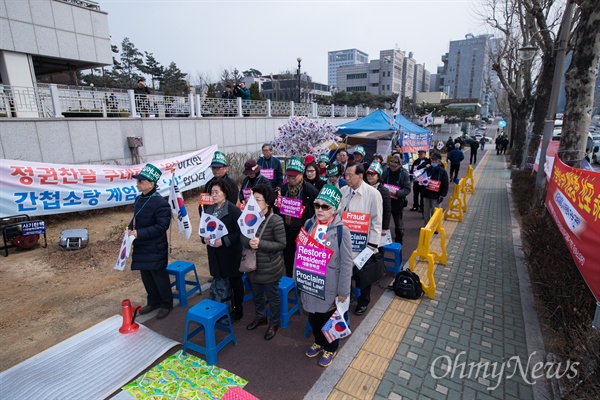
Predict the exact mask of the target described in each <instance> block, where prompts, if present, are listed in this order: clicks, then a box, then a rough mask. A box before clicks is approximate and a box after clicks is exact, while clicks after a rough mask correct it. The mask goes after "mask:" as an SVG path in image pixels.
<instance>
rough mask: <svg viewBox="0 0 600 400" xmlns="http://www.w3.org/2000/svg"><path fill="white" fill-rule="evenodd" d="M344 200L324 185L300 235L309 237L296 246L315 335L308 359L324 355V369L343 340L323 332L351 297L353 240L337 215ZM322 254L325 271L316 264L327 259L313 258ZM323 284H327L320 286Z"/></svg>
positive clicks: (297, 272) (298, 273) (299, 281)
mask: <svg viewBox="0 0 600 400" xmlns="http://www.w3.org/2000/svg"><path fill="white" fill-rule="evenodd" d="M341 200H342V193H341V192H340V190H339V189H338V188H336V187H335V186H333V185H329V184H326V185H325V186H323V188H322V189H321V191H320V192H319V195H318V196H317V198H316V199H315V202H314V207H315V216H314V217H312V218H311V219H309V220H308V221H306V223H305V224H304V232H301V235H302V234H306V235H307V237H306V240H303V241H302V242H303V244H302V243H298V245H297V249H296V260H295V264H294V279H295V281H296V284H297V285H298V287H299V288H300V289H301V290H302V295H301V297H302V308H304V310H305V311H306V312H307V313H308V321H309V323H310V326H311V328H312V331H313V334H314V336H315V342H314V343H313V344H312V345H311V346H310V347H309V348H308V349H307V350H306V356H307V357H311V358H312V357H316V356H318V355H319V354H321V357H320V359H319V365H321V366H322V367H328V366H329V365H330V364H331V362H332V361H333V358H334V357H335V355H336V354H337V350H338V347H339V341H340V340H339V339H336V340H333V341H332V342H331V343H330V342H329V341H328V340H327V338H326V336H325V334H324V333H323V332H322V330H321V329H322V328H323V326H324V325H325V324H326V323H327V322H328V321H329V319H330V317H331V316H332V315H333V314H334V312H335V311H336V308H337V307H336V300H337V301H339V302H341V303H343V302H345V301H346V300H347V299H348V297H349V296H350V279H351V277H352V265H353V262H352V240H351V238H350V231H349V230H348V228H347V227H345V226H344V225H343V224H342V219H341V217H340V215H339V213H338V208H339V205H340V202H341ZM319 253H321V254H325V255H326V257H330V258H329V261H328V262H327V261H325V263H324V264H325V265H323V266H322V268H319V266H318V265H317V263H316V262H315V261H318V260H319V259H323V260H325V259H326V257H318V256H317V257H315V256H314V255H315V254H319ZM307 255H310V256H307ZM317 270H319V271H317ZM313 272H316V274H313ZM311 275H312V276H311ZM323 281H324V285H319V282H323ZM315 282H316V283H315ZM311 285H312V286H311ZM321 286H323V287H321Z"/></svg>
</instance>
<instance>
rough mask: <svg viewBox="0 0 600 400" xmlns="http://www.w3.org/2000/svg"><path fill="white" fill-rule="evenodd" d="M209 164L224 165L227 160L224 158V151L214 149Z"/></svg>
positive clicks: (214, 165) (212, 165)
mask: <svg viewBox="0 0 600 400" xmlns="http://www.w3.org/2000/svg"><path fill="white" fill-rule="evenodd" d="M210 166H211V167H226V166H227V160H226V159H225V153H223V152H222V151H215V155H214V156H213V159H212V162H211V163H210Z"/></svg>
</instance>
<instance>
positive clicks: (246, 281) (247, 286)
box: [242, 274, 253, 303]
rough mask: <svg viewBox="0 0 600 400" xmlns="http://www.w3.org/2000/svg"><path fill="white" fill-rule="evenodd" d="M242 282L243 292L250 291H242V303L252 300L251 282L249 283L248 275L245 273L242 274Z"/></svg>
mask: <svg viewBox="0 0 600 400" xmlns="http://www.w3.org/2000/svg"><path fill="white" fill-rule="evenodd" d="M242 282H243V283H244V292H250V293H244V303H245V302H247V301H248V300H252V297H253V295H252V283H250V278H248V276H247V275H246V274H244V275H242Z"/></svg>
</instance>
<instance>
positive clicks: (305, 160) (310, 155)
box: [304, 154, 315, 165]
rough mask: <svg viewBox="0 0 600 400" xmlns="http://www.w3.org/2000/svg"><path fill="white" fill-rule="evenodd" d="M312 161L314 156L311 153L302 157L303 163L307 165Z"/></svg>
mask: <svg viewBox="0 0 600 400" xmlns="http://www.w3.org/2000/svg"><path fill="white" fill-rule="evenodd" d="M314 161H315V156H313V155H312V154H309V155H307V156H306V157H304V165H308V164H310V163H311V162H314Z"/></svg>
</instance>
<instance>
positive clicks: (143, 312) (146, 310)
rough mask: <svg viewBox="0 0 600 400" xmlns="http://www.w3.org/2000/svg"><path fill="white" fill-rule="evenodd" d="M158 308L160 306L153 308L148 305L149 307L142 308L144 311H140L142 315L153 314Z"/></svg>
mask: <svg viewBox="0 0 600 400" xmlns="http://www.w3.org/2000/svg"><path fill="white" fill-rule="evenodd" d="M157 308H158V306H151V305H149V304H148V305H146V306H144V307H142V309H141V310H140V315H144V314H148V313H151V312H152V311H154V310H156V309H157Z"/></svg>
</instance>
